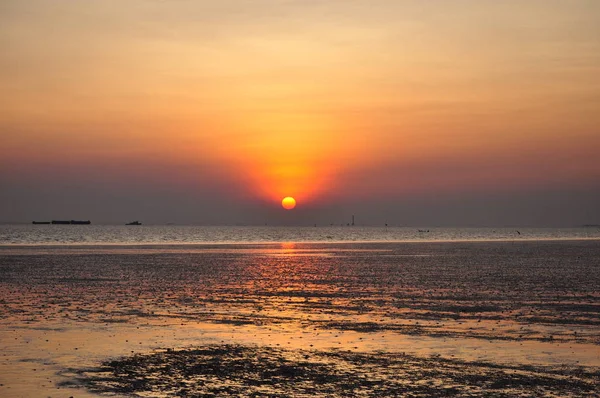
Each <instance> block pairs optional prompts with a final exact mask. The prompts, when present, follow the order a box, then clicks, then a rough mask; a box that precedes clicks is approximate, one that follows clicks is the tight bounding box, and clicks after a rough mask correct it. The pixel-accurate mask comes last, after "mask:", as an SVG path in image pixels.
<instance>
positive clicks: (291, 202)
mask: <svg viewBox="0 0 600 398" xmlns="http://www.w3.org/2000/svg"><path fill="white" fill-rule="evenodd" d="M281 206H283V208H284V209H286V210H292V209H293V208H294V207H296V199H294V198H292V197H291V196H287V197H285V198H283V200H282V201H281Z"/></svg>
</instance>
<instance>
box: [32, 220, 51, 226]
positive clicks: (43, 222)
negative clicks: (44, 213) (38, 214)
mask: <svg viewBox="0 0 600 398" xmlns="http://www.w3.org/2000/svg"><path fill="white" fill-rule="evenodd" d="M31 223H32V224H36V225H39V224H50V221H32V222H31Z"/></svg>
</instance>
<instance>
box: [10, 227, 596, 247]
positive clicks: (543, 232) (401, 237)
mask: <svg viewBox="0 0 600 398" xmlns="http://www.w3.org/2000/svg"><path fill="white" fill-rule="evenodd" d="M582 239H600V227H581V228H514V227H513V228H436V227H368V226H333V227H332V226H326V227H325V226H323V227H320V226H316V227H290V226H286V227H280V226H196V225H139V226H125V225H32V224H4V225H0V245H171V244H219V243H222V244H228V243H231V244H244V243H280V242H296V243H318V242H330V243H340V242H365V243H366V242H470V241H517V240H520V241H523V240H582Z"/></svg>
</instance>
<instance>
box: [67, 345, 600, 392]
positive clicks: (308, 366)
mask: <svg viewBox="0 0 600 398" xmlns="http://www.w3.org/2000/svg"><path fill="white" fill-rule="evenodd" d="M71 371H72V370H71ZM75 374H77V376H76V377H74V378H73V380H72V381H69V382H66V383H64V384H63V386H64V387H68V386H83V387H85V388H87V389H89V390H91V391H92V392H95V393H102V394H106V393H113V394H127V395H133V396H198V397H210V396H214V397H220V396H239V397H261V396H268V397H288V396H296V397H301V396H316V397H319V396H327V397H348V396H365V397H392V396H411V397H431V396H455V397H481V396H489V397H492V396H493V397H526V396H536V397H554V396H561V397H589V396H592V395H593V394H595V393H596V392H597V391H598V390H599V389H600V371H598V370H590V369H589V368H588V369H582V368H565V367H562V368H551V367H532V366H503V365H498V364H488V363H476V362H463V361H457V360H448V359H441V358H419V357H415V356H410V355H405V354H390V353H377V354H366V353H350V352H336V351H328V352H325V351H306V350H282V349H276V348H272V347H258V346H243V345H213V346H206V347H200V348H196V349H188V350H177V351H175V350H166V351H161V352H156V353H152V354H148V355H134V356H131V357H126V358H121V359H117V360H111V361H107V362H104V363H103V364H102V366H100V367H98V368H92V369H84V370H78V371H76V372H75Z"/></svg>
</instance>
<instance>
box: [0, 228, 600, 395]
mask: <svg viewBox="0 0 600 398" xmlns="http://www.w3.org/2000/svg"><path fill="white" fill-rule="evenodd" d="M599 286H600V228H598V227H587V228H522V227H513V228H436V227H385V226H383V227H367V226H335V227H333V226H316V227H277V226H260V227H257V226H192V225H185V226H184V225H140V226H125V225H94V224H92V225H32V224H4V225H0V347H2V356H1V357H0V358H1V360H0V397H3V398H4V397H8V398H10V397H41V396H52V397H55V398H56V397H59V398H61V397H64V398H67V397H72V396H77V397H79V398H82V397H83V398H98V397H102V396H116V397H130V396H152V397H165V396H215V397H230V396H231V397H257V396H273V397H275V396H276V397H283V396H286V397H287V396H295V397H333V398H342V397H355V396H360V397H395V396H413V397H437V396H456V397H479V396H499V397H513V396H535V397H591V396H598V391H600V290H599V288H598V287H599Z"/></svg>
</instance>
